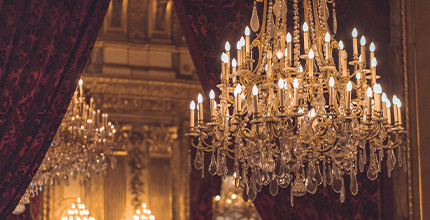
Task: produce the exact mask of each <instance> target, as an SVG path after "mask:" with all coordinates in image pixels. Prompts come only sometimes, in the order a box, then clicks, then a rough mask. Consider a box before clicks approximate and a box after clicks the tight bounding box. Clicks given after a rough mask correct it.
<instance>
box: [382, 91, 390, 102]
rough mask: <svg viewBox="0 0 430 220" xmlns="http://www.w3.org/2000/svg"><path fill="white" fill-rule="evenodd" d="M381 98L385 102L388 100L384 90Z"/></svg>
mask: <svg viewBox="0 0 430 220" xmlns="http://www.w3.org/2000/svg"><path fill="white" fill-rule="evenodd" d="M381 99H382V101H383V102H385V103H386V102H387V101H388V98H387V94H385V92H383V93H382V96H381Z"/></svg>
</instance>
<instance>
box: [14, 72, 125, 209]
mask: <svg viewBox="0 0 430 220" xmlns="http://www.w3.org/2000/svg"><path fill="white" fill-rule="evenodd" d="M82 84H83V82H82V80H79V87H78V88H77V91H76V92H75V94H74V96H73V99H72V102H71V103H70V105H69V108H68V109H67V112H66V115H65V116H64V118H63V120H62V122H61V125H60V127H59V128H58V130H57V134H56V135H55V137H54V140H53V141H52V143H51V146H50V147H49V149H48V152H47V153H46V155H45V158H44V159H43V161H42V163H41V165H40V167H39V170H38V171H37V173H36V175H35V176H34V177H33V180H32V182H31V183H30V185H29V186H28V188H27V190H26V192H25V194H24V196H23V198H22V199H21V202H22V203H24V204H28V203H29V201H30V198H33V197H34V196H35V195H36V194H37V193H38V192H39V191H42V189H43V186H44V185H45V184H51V185H54V184H60V182H61V180H63V181H64V183H65V184H66V185H68V184H69V177H73V178H76V175H78V174H80V175H81V176H82V177H83V178H84V180H88V179H89V178H91V177H92V176H97V175H99V174H105V172H106V169H107V166H108V164H109V163H110V165H111V166H114V165H115V160H114V157H113V156H112V155H113V146H114V141H115V139H114V137H115V133H116V130H115V127H114V126H113V125H112V123H111V122H109V121H108V115H107V114H102V113H100V110H96V108H95V105H94V99H93V98H90V102H89V104H87V103H86V101H85V97H84V94H83V88H82Z"/></svg>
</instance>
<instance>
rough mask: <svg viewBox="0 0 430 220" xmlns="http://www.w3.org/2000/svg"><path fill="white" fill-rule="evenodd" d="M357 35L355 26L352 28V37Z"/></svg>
mask: <svg viewBox="0 0 430 220" xmlns="http://www.w3.org/2000/svg"><path fill="white" fill-rule="evenodd" d="M357 35H358V32H357V29H356V28H354V29H353V30H352V37H357Z"/></svg>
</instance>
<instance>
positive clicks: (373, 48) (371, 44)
mask: <svg viewBox="0 0 430 220" xmlns="http://www.w3.org/2000/svg"><path fill="white" fill-rule="evenodd" d="M370 52H375V44H374V43H373V42H372V43H370Z"/></svg>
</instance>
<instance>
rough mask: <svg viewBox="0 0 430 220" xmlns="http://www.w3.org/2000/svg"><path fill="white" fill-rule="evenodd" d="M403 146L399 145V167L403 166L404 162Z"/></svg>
mask: <svg viewBox="0 0 430 220" xmlns="http://www.w3.org/2000/svg"><path fill="white" fill-rule="evenodd" d="M402 158H403V157H402V148H401V147H400V146H399V147H397V159H398V160H399V167H402V163H403V160H402Z"/></svg>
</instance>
